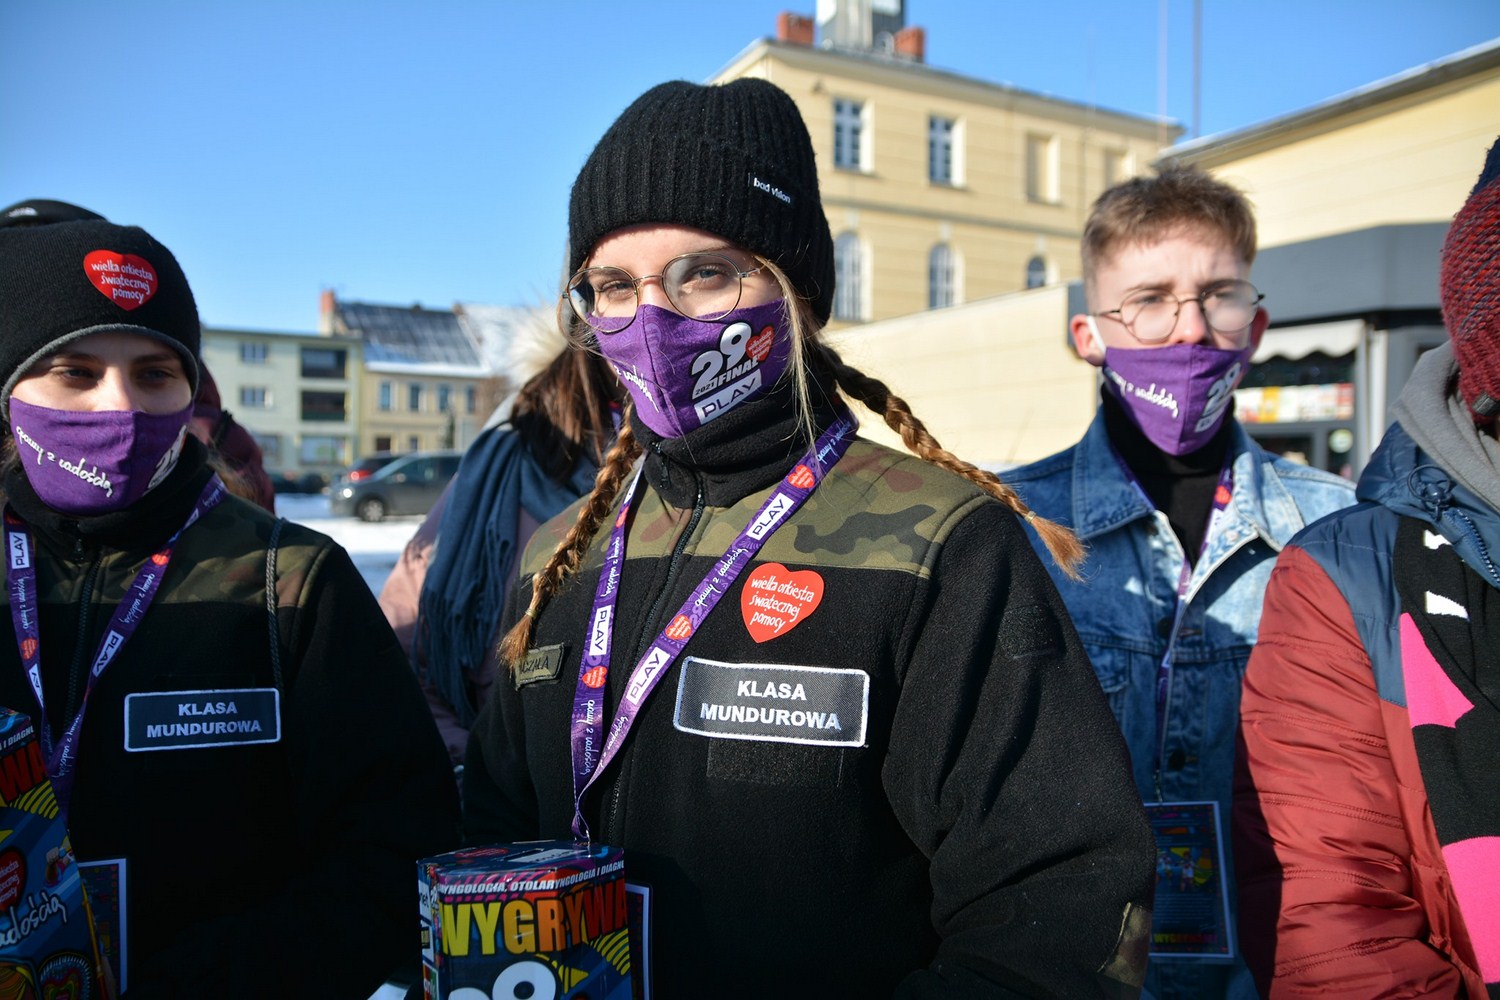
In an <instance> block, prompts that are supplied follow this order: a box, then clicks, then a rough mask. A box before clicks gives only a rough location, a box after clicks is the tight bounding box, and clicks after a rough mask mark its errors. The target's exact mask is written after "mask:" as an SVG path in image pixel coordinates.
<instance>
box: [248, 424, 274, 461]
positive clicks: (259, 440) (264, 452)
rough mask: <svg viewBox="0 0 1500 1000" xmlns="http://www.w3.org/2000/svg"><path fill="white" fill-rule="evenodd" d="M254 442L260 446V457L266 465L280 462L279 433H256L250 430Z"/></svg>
mask: <svg viewBox="0 0 1500 1000" xmlns="http://www.w3.org/2000/svg"><path fill="white" fill-rule="evenodd" d="M250 436H251V437H252V438H254V439H255V443H256V444H257V445H259V446H260V457H261V458H262V459H263V460H264V461H265V464H266V465H280V464H281V435H280V434H257V433H255V432H254V431H251V432H250Z"/></svg>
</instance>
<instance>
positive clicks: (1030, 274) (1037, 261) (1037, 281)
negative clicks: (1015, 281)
mask: <svg viewBox="0 0 1500 1000" xmlns="http://www.w3.org/2000/svg"><path fill="white" fill-rule="evenodd" d="M1046 283H1047V261H1046V260H1045V259H1044V258H1043V257H1042V255H1041V254H1037V255H1036V256H1035V257H1033V258H1031V259H1030V260H1028V261H1027V262H1026V287H1027V288H1041V287H1042V286H1043V285H1045V284H1046Z"/></svg>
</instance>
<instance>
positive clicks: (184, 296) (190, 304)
mask: <svg viewBox="0 0 1500 1000" xmlns="http://www.w3.org/2000/svg"><path fill="white" fill-rule="evenodd" d="M109 330H120V331H124V332H126V333H136V334H140V335H143V336H147V337H152V338H155V339H156V340H160V341H162V342H163V343H166V344H167V345H169V346H170V347H172V348H174V349H175V350H176V351H177V353H178V354H180V355H181V356H182V360H183V370H184V372H185V373H186V374H187V376H188V378H189V380H190V381H191V382H192V384H193V391H194V392H196V391H197V388H198V361H197V355H198V346H199V342H200V340H201V339H202V330H201V328H200V327H199V325H198V307H197V305H196V303H195V302H194V301H193V292H192V289H190V288H189V287H188V283H187V278H186V276H184V275H183V273H182V268H180V267H179V266H178V265H177V259H176V258H175V257H173V256H172V253H171V251H170V250H168V249H167V248H166V247H164V246H162V245H161V244H160V243H158V242H156V240H154V239H153V238H152V237H151V235H150V234H149V233H147V232H146V231H145V230H143V229H139V228H137V227H135V226H117V225H115V224H113V223H111V222H105V221H102V220H100V221H78V222H58V223H53V224H52V225H41V226H16V227H7V228H0V378H3V379H4V380H5V381H4V384H3V387H0V413H3V415H4V416H5V419H7V420H9V419H10V394H11V390H12V389H14V388H15V385H16V382H17V381H18V380H19V379H20V378H21V376H23V375H24V374H26V372H27V371H29V370H30V369H31V367H32V366H33V365H35V364H36V363H37V362H38V361H40V360H42V359H43V358H45V357H47V356H48V355H50V354H54V353H56V352H57V351H58V350H59V349H60V348H61V347H62V346H63V345H65V344H67V343H69V342H70V341H73V340H76V339H78V338H79V337H85V336H88V335H89V334H91V333H102V332H105V331H109Z"/></svg>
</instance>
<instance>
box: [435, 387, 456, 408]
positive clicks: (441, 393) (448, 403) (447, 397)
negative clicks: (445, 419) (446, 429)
mask: <svg viewBox="0 0 1500 1000" xmlns="http://www.w3.org/2000/svg"><path fill="white" fill-rule="evenodd" d="M437 404H438V412H439V413H447V412H448V411H449V410H450V409H452V408H453V387H452V386H451V385H448V384H447V383H446V382H444V383H440V384H439V385H438V387H437Z"/></svg>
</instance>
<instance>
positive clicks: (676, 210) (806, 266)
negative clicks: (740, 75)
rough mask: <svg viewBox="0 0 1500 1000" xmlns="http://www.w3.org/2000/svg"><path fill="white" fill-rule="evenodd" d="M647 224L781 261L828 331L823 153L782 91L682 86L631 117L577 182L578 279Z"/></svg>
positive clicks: (572, 214) (744, 83)
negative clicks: (617, 234)
mask: <svg viewBox="0 0 1500 1000" xmlns="http://www.w3.org/2000/svg"><path fill="white" fill-rule="evenodd" d="M638 223H669V224H675V225H683V226H692V227H694V228H696V229H703V230H707V231H708V232H710V233H713V234H714V235H716V236H721V237H723V238H724V239H727V240H729V241H730V242H732V243H734V244H736V245H737V246H740V247H743V248H744V249H746V250H749V251H751V252H752V253H757V254H759V255H761V256H762V257H765V258H767V259H769V260H772V261H774V262H775V263H776V265H777V266H778V267H780V268H781V269H782V270H783V271H785V272H786V274H787V276H788V277H789V278H790V279H791V282H792V285H793V287H794V288H796V289H797V291H798V292H799V293H800V294H801V295H803V296H804V297H805V298H806V299H807V300H808V303H809V304H810V305H811V306H812V309H813V312H814V313H815V314H816V315H817V317H818V320H819V322H823V323H826V322H827V321H828V316H829V313H830V312H831V310H832V308H833V281H834V278H833V237H832V235H830V233H829V231H828V219H827V218H826V217H825V216H824V214H823V204H822V202H821V201H820V200H819V197H818V169H817V164H816V163H815V162H814V160H813V149H812V141H811V140H810V139H809V138H808V135H807V127H806V126H805V125H803V123H802V115H801V114H800V113H799V112H798V110H797V105H796V104H795V103H794V102H793V101H792V99H791V98H790V97H788V96H787V94H786V92H785V91H783V90H782V89H781V88H779V87H777V86H775V85H774V84H771V83H768V82H766V81H765V80H758V79H754V78H745V79H739V80H734V81H732V82H730V83H725V84H720V85H714V86H702V85H699V84H696V83H688V82H686V81H684V80H676V81H673V82H670V83H663V84H661V85H659V86H656V87H653V88H651V89H650V90H648V91H646V92H645V93H644V94H642V95H641V96H640V97H638V98H636V100H635V102H634V103H633V104H631V105H630V107H628V108H626V109H625V111H624V112H623V113H622V114H621V115H620V117H619V118H617V119H616V120H615V123H614V124H613V125H611V126H610V127H609V131H607V132H605V133H604V138H602V139H600V140H599V144H598V145H597V146H595V147H594V151H593V152H592V153H591V154H589V158H588V161H587V162H586V163H584V165H583V169H582V170H581V171H579V173H578V179H577V180H576V181H574V182H573V196H572V200H571V203H570V204H569V207H568V246H569V248H570V250H569V269H568V273H569V274H572V273H573V272H575V271H577V270H578V269H579V268H581V267H582V266H583V262H584V261H585V260H586V259H587V258H588V255H589V254H590V253H591V252H592V251H593V249H594V246H595V245H596V244H597V243H598V242H599V241H600V240H601V239H603V238H604V237H605V236H608V235H609V234H610V233H612V232H614V231H615V230H616V229H621V228H623V227H625V226H632V225H636V224H638Z"/></svg>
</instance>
